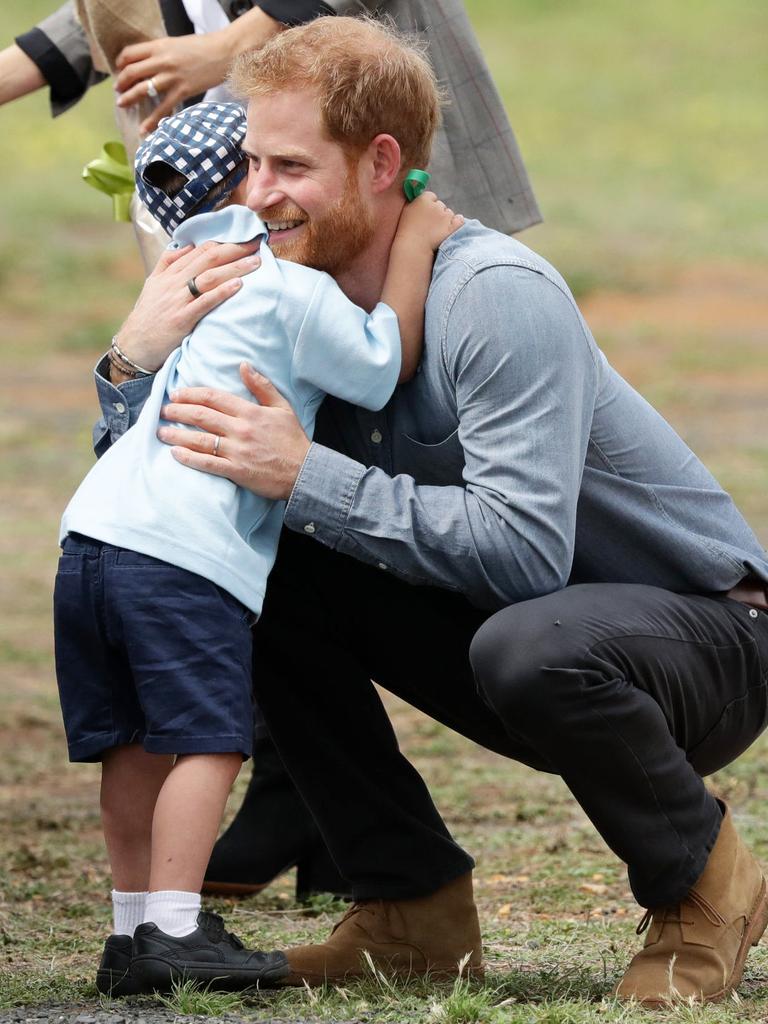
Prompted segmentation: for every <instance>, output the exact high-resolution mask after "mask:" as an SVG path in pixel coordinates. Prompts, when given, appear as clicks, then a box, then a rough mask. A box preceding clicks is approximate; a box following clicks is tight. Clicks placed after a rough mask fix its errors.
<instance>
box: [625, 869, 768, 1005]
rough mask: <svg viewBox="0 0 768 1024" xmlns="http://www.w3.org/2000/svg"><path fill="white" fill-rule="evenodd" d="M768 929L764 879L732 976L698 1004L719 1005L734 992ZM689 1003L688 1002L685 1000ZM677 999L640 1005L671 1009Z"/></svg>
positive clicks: (766, 890)
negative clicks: (747, 961)
mask: <svg viewBox="0 0 768 1024" xmlns="http://www.w3.org/2000/svg"><path fill="white" fill-rule="evenodd" d="M767 927H768V885H766V880H765V878H763V879H762V882H761V885H760V891H759V893H758V894H757V898H756V899H755V902H754V903H753V904H752V908H751V911H750V915H749V926H748V927H747V928H745V929H744V934H743V936H742V938H741V944H740V945H739V951H738V953H737V954H736V960H735V962H734V965H733V970H732V971H731V976H730V977H729V978H728V981H727V982H726V983H725V985H724V986H723V988H721V989H719V990H718V991H717V992H713V993H712V994H711V995H708V996H704V998H703V999H697V1000H695V1001H696V1002H697V1003H701V1004H703V1003H719V1002H721V1001H722V1000H723V999H725V998H726V997H727V996H729V995H730V994H731V992H733V990H734V989H735V988H737V987H738V986H739V985H740V984H741V979H742V976H743V975H744V964H745V963H746V960H747V955H748V953H749V950H750V948H751V947H752V946H756V945H757V944H758V943H759V941H760V939H761V938H762V936H763V932H764V931H765V929H766V928H767ZM685 1001H686V1002H687V1000H685ZM675 1002H676V1000H675V999H670V998H666V999H639V1000H638V1003H639V1004H640V1005H642V1006H647V1007H649V1008H653V1007H660V1006H665V1007H669V1006H670V1004H673V1003H675Z"/></svg>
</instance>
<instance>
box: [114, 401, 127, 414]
mask: <svg viewBox="0 0 768 1024" xmlns="http://www.w3.org/2000/svg"><path fill="white" fill-rule="evenodd" d="M115 412H125V406H124V405H123V403H122V402H115Z"/></svg>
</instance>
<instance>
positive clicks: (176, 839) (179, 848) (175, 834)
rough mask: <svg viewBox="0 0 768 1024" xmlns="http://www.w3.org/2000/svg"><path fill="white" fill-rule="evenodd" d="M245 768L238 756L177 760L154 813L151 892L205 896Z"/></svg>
mask: <svg viewBox="0 0 768 1024" xmlns="http://www.w3.org/2000/svg"><path fill="white" fill-rule="evenodd" d="M148 756H152V755H148ZM242 763H243V759H242V756H241V754H239V753H226V754H182V755H181V756H179V757H178V758H177V759H176V763H175V764H174V766H173V768H172V769H171V770H170V772H169V773H168V775H167V778H166V779H165V780H164V782H163V785H162V788H161V789H160V791H159V795H158V796H157V802H156V804H155V807H154V820H153V822H152V865H151V871H150V872H149V890H150V892H157V891H160V890H174V891H177V892H194V893H199V892H200V889H201V887H202V884H203V875H204V874H205V868H206V866H207V864H208V858H209V857H210V855H211V850H212V849H213V844H214V842H215V841H216V835H217V833H218V830H219V825H220V824H221V819H222V817H223V815H224V808H225V806H226V803H227V797H228V796H229V793H230V790H231V789H232V785H233V783H234V781H235V779H236V778H237V775H238V772H239V771H240V766H241V765H242ZM266 827H268V824H267V826H266Z"/></svg>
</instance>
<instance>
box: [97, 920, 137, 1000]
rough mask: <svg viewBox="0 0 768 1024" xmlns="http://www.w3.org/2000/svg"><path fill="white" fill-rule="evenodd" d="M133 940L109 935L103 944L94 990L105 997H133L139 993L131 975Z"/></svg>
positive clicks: (127, 936) (123, 936)
mask: <svg viewBox="0 0 768 1024" xmlns="http://www.w3.org/2000/svg"><path fill="white" fill-rule="evenodd" d="M132 952H133V939H132V938H131V936H130V935H110V936H109V938H108V939H107V941H106V942H105V943H104V952H103V953H102V954H101V963H100V964H99V969H98V970H97V971H96V988H97V989H98V990H99V992H102V993H103V994H104V995H105V996H135V995H138V993H139V992H141V988H140V987H139V986H138V984H137V983H136V981H135V979H134V978H133V975H132V974H131V954H132Z"/></svg>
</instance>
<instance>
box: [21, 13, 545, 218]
mask: <svg viewBox="0 0 768 1024" xmlns="http://www.w3.org/2000/svg"><path fill="white" fill-rule="evenodd" d="M126 2H129V0H126ZM219 2H220V3H221V5H222V7H224V9H225V11H226V12H227V14H228V15H229V17H230V18H235V17H237V16H238V15H240V14H242V13H243V12H244V11H245V10H247V9H248V8H249V7H251V6H252V3H251V0H219ZM161 6H162V8H163V14H164V16H165V18H166V24H167V25H168V28H169V31H171V32H173V33H174V34H178V33H179V32H182V31H184V27H183V26H184V19H185V14H184V11H183V5H182V3H181V0H162V4H161ZM259 6H260V7H262V8H263V9H264V10H265V11H266V12H267V13H268V14H270V15H271V16H272V17H274V18H276V19H277V20H278V21H283V22H285V23H287V24H298V23H300V22H302V21H306V20H309V19H310V18H311V17H315V16H317V15H318V14H323V13H325V14H355V13H360V12H371V13H376V14H381V15H387V16H389V17H390V18H391V19H392V20H393V21H394V23H395V24H396V25H397V27H398V28H400V29H403V30H404V31H406V32H410V33H412V34H414V35H417V36H420V37H421V38H423V39H426V41H427V44H428V50H429V56H430V58H431V60H432V64H433V66H434V68H435V72H436V74H437V77H438V79H439V81H440V83H441V85H442V86H443V87H444V89H445V91H446V94H447V103H446V106H445V108H444V111H443V125H442V128H441V129H440V131H439V133H438V136H437V139H436V141H435V147H434V150H433V154H432V160H431V163H430V166H429V170H430V171H431V172H432V175H433V182H432V183H433V185H434V188H435V191H436V192H438V193H439V195H440V197H441V198H442V199H444V200H445V202H446V203H447V204H448V205H449V206H451V207H453V208H454V209H455V210H456V211H457V212H460V213H463V214H464V215H465V216H467V217H476V218H477V219H478V220H480V221H482V222H483V223H484V224H486V225H487V226H488V227H492V228H496V229H497V230H498V231H503V232H505V233H510V234H511V233H513V232H516V231H522V229H523V228H526V227H530V225H532V224H536V223H537V222H538V221H539V220H541V216H540V214H539V208H538V206H537V204H536V199H535V197H534V195H533V191H532V190H531V186H530V183H529V181H528V175H527V174H526V171H525V167H524V165H523V161H522V157H521V156H520V151H519V149H518V147H517V143H516V141H515V136H514V134H513V132H512V128H511V127H510V124H509V121H508V120H507V116H506V114H505V112H504V108H503V106H502V103H501V99H500V97H499V94H498V92H497V91H496V87H495V86H494V84H493V81H492V79H491V76H490V72H489V71H488V67H487V66H486V63H485V61H484V59H483V55H482V53H481V52H480V47H479V46H478V43H477V39H476V38H475V34H474V32H473V30H472V26H471V25H470V23H469V19H468V17H467V13H466V11H465V9H464V4H463V2H462V0H259ZM174 7H176V8H177V11H175V12H174V11H173V8H174ZM169 12H170V16H171V17H174V20H175V25H174V26H173V27H172V26H171V25H170V24H169ZM190 30H191V26H190V28H189V29H187V31H190ZM16 42H17V43H18V44H19V46H21V48H22V49H23V50H24V51H25V53H27V54H28V56H30V57H31V58H32V60H34V61H35V63H36V64H37V65H38V67H39V68H40V70H41V71H42V73H43V75H44V77H45V78H46V80H47V81H48V82H49V84H50V86H51V105H52V110H53V114H54V116H55V115H57V114H59V113H61V112H62V111H64V110H66V109H67V108H68V107H69V106H71V105H72V104H73V103H76V102H77V100H78V99H79V98H80V97H81V96H82V95H83V93H84V92H85V91H86V90H87V89H88V88H89V87H90V86H91V85H93V84H94V83H95V82H97V81H100V80H101V77H102V76H100V75H99V74H98V73H97V72H95V71H94V69H93V67H92V64H91V59H90V51H89V48H88V44H87V41H86V39H85V36H84V34H83V31H82V29H81V27H80V25H79V23H78V22H77V19H76V17H75V14H74V11H73V6H72V3H71V2H70V3H66V4H64V5H63V6H62V7H60V8H59V9H58V10H57V11H56V12H54V13H53V14H52V15H51V16H50V17H48V18H46V19H45V20H44V21H42V22H41V23H40V24H39V25H38V26H37V27H36V28H34V29H32V30H31V31H30V32H27V33H25V34H24V35H22V36H19V37H18V38H17V40H16Z"/></svg>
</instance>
